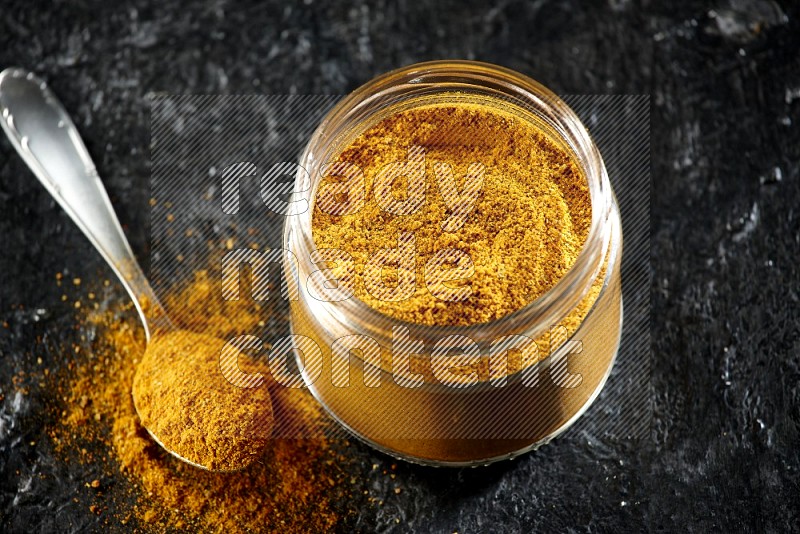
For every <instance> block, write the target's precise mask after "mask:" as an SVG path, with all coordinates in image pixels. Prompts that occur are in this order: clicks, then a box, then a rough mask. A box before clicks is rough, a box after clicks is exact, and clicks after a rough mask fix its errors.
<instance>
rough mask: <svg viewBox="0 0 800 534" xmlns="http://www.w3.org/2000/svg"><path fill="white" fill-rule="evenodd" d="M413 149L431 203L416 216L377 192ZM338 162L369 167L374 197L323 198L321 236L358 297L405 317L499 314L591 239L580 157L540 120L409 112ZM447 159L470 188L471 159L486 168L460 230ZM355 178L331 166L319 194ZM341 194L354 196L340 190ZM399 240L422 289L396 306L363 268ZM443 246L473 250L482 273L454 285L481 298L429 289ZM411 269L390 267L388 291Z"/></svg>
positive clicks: (316, 216)
mask: <svg viewBox="0 0 800 534" xmlns="http://www.w3.org/2000/svg"><path fill="white" fill-rule="evenodd" d="M414 147H417V148H416V149H415V148H414ZM410 149H415V150H419V149H422V151H423V153H424V158H425V162H424V165H425V173H424V178H423V180H424V184H425V189H426V192H425V198H424V205H422V206H421V208H420V209H419V210H417V211H416V212H415V213H412V214H408V215H397V214H393V213H389V212H387V211H386V210H385V209H382V207H381V204H380V203H379V202H378V201H377V199H376V194H374V186H375V177H376V176H377V175H378V173H380V172H381V169H384V168H385V166H386V165H388V164H391V163H392V162H398V161H403V160H407V159H409V158H410V156H409V150H410ZM336 161H338V162H347V163H352V164H354V165H357V166H358V167H359V168H361V169H362V170H363V173H364V184H365V191H366V198H365V203H364V206H363V208H361V209H360V210H358V211H357V212H355V213H348V214H344V215H341V214H335V213H333V214H332V213H330V211H332V210H329V209H328V210H327V211H328V212H326V211H323V209H321V207H320V204H319V198H320V197H319V196H318V197H317V200H318V202H317V204H316V205H315V209H314V212H313V220H312V232H313V238H314V242H315V244H316V246H317V248H318V249H331V248H332V249H340V250H344V251H346V252H347V253H349V254H350V255H352V258H353V261H354V267H355V268H354V280H353V290H354V294H355V296H356V297H358V298H359V299H361V300H363V301H364V302H365V303H367V304H368V305H369V306H371V307H372V308H374V309H376V310H378V311H380V312H383V313H384V314H386V315H388V316H391V317H394V318H397V319H402V320H405V321H409V322H413V323H419V324H428V325H470V324H475V323H482V322H487V321H491V320H494V319H498V318H501V317H503V316H505V315H507V314H509V313H512V312H514V311H516V310H518V309H520V308H522V307H524V306H525V305H526V304H528V303H530V302H532V301H533V300H535V299H536V298H537V297H539V296H540V295H542V294H543V293H545V292H547V291H548V290H549V289H550V288H552V287H553V286H554V285H555V284H556V283H557V282H558V280H559V279H560V278H562V277H563V276H564V274H565V273H566V272H567V271H568V270H569V268H570V267H572V265H573V264H574V263H575V260H576V258H577V256H578V254H579V252H580V250H581V248H582V246H583V243H584V242H585V240H586V237H587V235H588V231H589V226H590V222H591V203H590V198H589V191H588V187H587V185H586V180H585V178H584V176H583V174H582V172H581V170H580V168H579V166H578V165H577V163H576V162H575V161H574V158H573V156H572V155H571V154H570V152H568V151H567V150H566V149H564V148H563V147H562V146H560V145H559V144H558V143H556V142H555V141H553V140H552V139H551V138H550V137H548V136H547V135H545V134H544V133H543V132H542V131H541V129H540V128H538V127H537V126H536V125H534V124H533V123H532V122H530V121H528V120H526V119H523V118H520V117H519V116H517V115H515V114H512V113H511V112H509V111H505V110H500V109H497V108H494V107H489V106H485V105H478V104H472V103H469V104H468V103H463V104H462V103H459V104H450V103H441V104H433V105H425V106H421V107H416V108H412V109H408V110H405V111H401V112H398V113H395V114H393V115H391V116H389V117H387V118H384V119H383V120H381V121H379V122H378V123H377V124H375V125H373V126H371V127H369V128H368V129H367V130H366V131H365V132H363V133H362V134H361V135H359V136H358V137H357V138H356V139H355V140H353V141H352V142H351V143H350V144H349V145H348V146H346V148H344V150H342V152H341V153H340V154H339V156H338V158H337V160H336ZM437 162H441V163H445V164H447V165H449V166H450V167H449V168H450V169H451V170H452V173H453V176H454V178H455V183H456V184H457V188H463V187H464V185H465V182H466V175H467V173H468V171H469V170H470V165H471V164H474V163H478V164H481V165H482V168H483V183H482V186H481V188H480V190H479V193H478V195H477V198H476V201H475V203H474V206H473V209H472V211H471V213H469V214H468V216H467V218H466V220H465V221H464V224H463V226H461V227H460V228H457V229H455V230H453V231H444V230H443V227H442V224H443V223H445V222H446V221H447V219H448V217H450V216H451V215H452V210H451V209H450V208H449V207H448V204H447V203H446V201H445V198H444V197H443V195H442V194H441V192H440V183H441V182H440V178H439V176H440V175H438V174H437V171H436V168H435V164H436V163H437ZM345 179H346V178H343V177H342V176H336V175H334V174H333V173H331V174H330V175H329V176H326V177H325V178H324V179H323V181H322V183H321V184H320V188H319V189H318V192H322V191H324V189H325V188H326V187H330V186H334V187H335V186H336V184H337V183H339V184H340V183H341V182H343V181H344V180H345ZM411 179H413V177H412V178H409V177H408V176H397V178H396V179H395V180H394V182H393V183H392V184H391V187H392V194H393V195H394V197H395V198H397V199H398V200H400V201H402V200H404V199H407V198H408V197H409V195H410V193H409V192H408V190H409V187H413V186H410V185H409V180H411ZM404 195H405V196H404ZM337 200H339V201H345V200H346V198H344V197H343V196H342V195H339V196H338V197H337ZM323 208H325V207H324V206H323ZM325 209H327V208H325ZM401 235H413V236H414V246H415V253H416V263H415V269H416V271H415V288H414V290H413V294H411V295H410V297H409V298H406V299H404V300H399V301H387V300H385V299H384V298H382V297H381V295H375V294H373V293H375V292H374V291H372V292H371V291H370V288H369V286H368V285H366V284H365V265H367V263H368V261H369V259H370V257H371V256H372V255H374V254H375V253H376V252H377V251H379V250H380V249H386V248H393V247H398V239H399V236H401ZM445 249H455V250H458V251H461V252H463V253H466V255H467V256H468V257H469V259H471V262H472V264H473V266H474V274H472V276H470V277H468V278H464V279H462V280H457V281H453V282H450V283H449V284H446V286H447V287H450V288H456V289H457V288H459V287H464V286H469V287H470V288H471V294H470V295H469V297H468V298H466V299H464V300H460V301H452V300H443V299H441V298H440V297H437V296H435V295H434V294H432V292H431V290H430V288H429V287H428V286H427V285H426V269H425V266H426V264H427V262H428V261H429V260H430V259H431V257H432V256H434V255H435V254H436V253H437V251H441V250H445ZM331 263H333V262H331ZM331 263H329V266H330V267H331V268H332V271H333V273H334V274H336V275H338V276H341V275H342V274H343V272H342V270H341V265H336V264H333V265H332V264H331ZM455 265H461V266H463V265H464V264H463V262H461V263H458V264H454V265H453V266H455ZM428 272H430V271H428ZM406 275H408V273H404V272H402V269H397V268H392V267H391V266H388V267H387V268H384V269H383V272H382V276H383V281H384V283H385V284H386V285H387V286H390V287H391V286H392V285H396V284H397V283H398V280H399V279H400V278H401V277H402V276H406Z"/></svg>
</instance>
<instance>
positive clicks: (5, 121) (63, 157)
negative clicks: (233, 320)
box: [0, 67, 207, 469]
mask: <svg viewBox="0 0 800 534" xmlns="http://www.w3.org/2000/svg"><path fill="white" fill-rule="evenodd" d="M0 113H2V120H0V124H1V125H2V127H3V130H4V131H5V132H6V135H7V136H8V138H9V139H10V140H11V144H12V145H14V148H16V149H17V152H19V154H20V156H22V159H23V160H25V163H27V164H28V167H30V169H31V170H32V171H33V173H34V175H36V178H38V179H39V181H40V182H41V183H42V184H43V185H44V186H45V188H46V189H47V190H48V191H49V192H50V195H52V196H53V198H55V199H56V201H58V203H59V204H60V205H61V207H62V208H63V209H64V211H66V212H67V215H69V216H70V218H71V219H72V220H73V221H75V224H77V225H78V227H79V228H80V229H81V230H82V231H83V233H84V234H85V235H86V237H88V238H89V241H91V242H92V244H93V245H94V247H95V248H96V249H97V250H98V251H99V252H100V254H102V255H103V258H105V260H106V262H107V263H108V264H109V265H110V266H111V268H112V269H113V270H114V272H115V273H116V275H117V277H118V278H119V280H120V281H121V282H122V285H123V286H124V287H125V289H126V290H127V291H128V294H129V295H130V297H131V298H132V299H133V303H134V305H135V306H136V310H137V311H138V312H139V318H140V319H141V321H142V326H144V331H145V336H146V338H147V341H148V342H149V341H150V338H151V337H152V336H153V335H154V334H155V333H156V332H162V333H166V332H168V331H170V330H175V326H173V324H172V323H171V322H170V320H169V318H168V317H167V314H166V312H165V311H164V308H163V307H162V306H161V303H160V302H159V301H158V298H157V297H156V295H155V293H154V292H153V288H152V287H150V283H149V282H148V281H147V278H146V277H145V275H144V273H143V272H142V269H141V267H139V264H138V263H137V262H136V258H135V257H134V255H133V251H132V250H131V246H130V245H129V244H128V241H127V239H125V234H124V233H123V232H122V227H121V226H120V224H119V220H118V219H117V216H116V215H115V214H114V209H113V207H112V206H111V202H110V201H109V199H108V194H107V193H106V190H105V188H104V187H103V184H102V182H101V181H100V177H99V176H98V175H97V170H96V168H95V166H94V163H93V162H92V159H91V157H90V156H89V152H88V151H87V150H86V146H85V145H84V144H83V140H82V139H81V137H80V134H79V133H78V130H77V129H76V128H75V125H74V124H73V123H72V120H70V118H69V115H67V112H66V111H65V110H64V108H63V107H62V106H61V103H60V102H59V101H58V99H57V98H56V96H55V94H53V92H52V91H51V90H50V89H49V88H48V87H47V83H45V82H44V81H43V80H41V79H40V78H38V77H37V76H36V75H34V74H33V73H32V72H28V71H26V70H23V69H20V68H15V67H12V68H8V69H6V70H4V71H3V72H2V73H0ZM137 412H138V409H137ZM147 431H148V433H149V434H150V436H151V437H152V438H153V440H154V441H155V442H156V443H158V444H159V445H160V446H161V447H162V448H164V449H165V450H166V451H167V452H169V453H170V454H172V455H173V456H175V457H177V458H180V459H181V460H183V461H184V462H187V463H189V464H191V465H194V466H196V467H199V468H201V469H207V468H206V467H204V466H202V465H199V464H196V463H194V462H191V461H189V460H187V459H186V458H183V457H181V456H180V455H178V454H176V453H175V452H174V451H172V450H170V449H168V448H167V447H165V446H164V444H163V443H162V442H161V441H160V440H159V439H158V436H156V435H155V434H153V432H152V431H150V429H147Z"/></svg>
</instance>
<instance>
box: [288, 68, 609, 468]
mask: <svg viewBox="0 0 800 534" xmlns="http://www.w3.org/2000/svg"><path fill="white" fill-rule="evenodd" d="M450 99H455V100H459V99H462V101H463V99H468V100H469V101H470V102H474V101H480V100H481V99H492V101H494V102H496V101H498V99H500V100H502V101H503V102H508V103H509V105H511V106H514V107H515V109H516V108H519V109H520V110H522V111H521V113H525V114H529V115H527V116H528V117H529V118H530V120H532V121H536V123H537V124H538V125H540V126H541V128H542V129H543V130H547V131H548V135H550V136H551V137H554V138H556V139H558V141H559V142H561V143H562V144H563V145H564V146H565V147H566V148H567V149H569V150H571V151H572V152H573V154H574V155H575V158H576V161H578V162H579V164H580V165H581V167H582V170H583V171H584V172H585V174H586V176H587V181H588V182H589V190H590V195H591V201H592V226H591V230H590V233H589V237H588V238H587V241H586V244H585V245H584V250H583V251H582V252H581V254H580V256H579V258H578V260H577V261H576V264H575V265H574V266H573V267H572V268H571V269H570V271H569V272H568V273H567V274H566V275H565V276H564V278H563V279H562V280H560V281H559V282H558V283H557V284H556V286H554V287H553V288H552V289H551V290H550V291H548V293H547V294H545V295H543V296H542V297H540V298H539V299H537V300H536V301H534V302H532V303H531V304H530V305H528V306H526V307H525V308H523V309H522V310H519V311H518V312H515V313H513V314H511V315H509V316H507V317H503V318H501V319H499V320H497V321H492V322H489V323H482V324H477V325H474V326H466V327H433V326H426V325H414V324H408V323H402V322H400V321H392V320H388V318H386V317H385V316H382V315H381V314H379V313H378V312H376V311H375V310H372V309H370V308H369V307H367V306H366V305H365V304H364V303H363V302H360V301H357V300H355V299H351V300H350V301H346V302H324V301H320V300H317V299H315V298H314V297H312V296H311V295H309V294H308V292H306V291H301V292H300V295H299V299H298V300H295V301H293V302H292V303H291V325H292V333H293V334H295V335H298V336H305V337H306V338H308V339H310V340H311V341H313V342H314V343H315V344H316V346H317V347H319V349H320V352H321V355H322V373H321V374H320V375H319V376H315V377H313V379H312V378H311V377H309V376H308V375H306V374H304V378H305V379H306V385H307V387H308V388H309V389H310V391H311V392H312V394H313V395H314V396H315V397H316V398H317V400H318V401H319V402H320V403H322V405H323V406H324V407H325V408H326V409H327V411H328V412H329V413H330V414H331V415H332V416H333V417H334V418H335V419H336V420H337V421H338V422H339V423H341V424H342V425H343V426H344V427H346V428H347V429H348V430H350V431H351V432H352V433H353V434H354V435H356V436H357V437H359V438H361V439H362V440H364V441H365V442H367V443H369V444H370V445H372V446H374V447H376V448H378V449H380V450H383V451H385V452H387V453H389V454H392V455H395V456H397V457H400V458H403V459H406V460H410V461H414V462H418V463H425V464H431V465H476V464H485V463H489V462H492V461H495V460H499V459H503V458H510V457H513V456H515V455H517V454H519V453H521V452H525V451H527V450H530V449H532V448H535V447H537V446H539V445H541V444H542V443H545V442H547V441H549V440H550V439H552V438H553V437H554V436H555V435H557V434H559V433H560V432H562V431H563V430H565V429H566V428H568V427H569V426H570V425H571V424H572V422H574V421H575V420H576V419H577V418H578V417H579V416H580V414H582V413H583V411H585V410H586V408H587V407H588V406H589V405H590V404H591V402H592V401H593V400H594V399H595V398H596V396H597V394H598V393H599V391H600V390H601V389H602V387H603V385H604V384H605V381H606V379H607V377H608V375H609V373H610V370H611V368H612V366H613V362H614V359H615V357H616V353H617V350H618V347H619V340H620V333H621V321H622V298H621V285H620V262H621V252H622V233H621V223H620V219H619V211H618V208H617V204H616V200H615V198H614V195H613V192H612V191H611V188H610V185H609V183H608V177H607V175H606V173H605V167H604V165H603V163H602V159H601V158H600V156H599V153H598V152H597V149H596V147H595V146H594V144H593V143H592V142H591V139H590V138H589V136H588V133H586V130H585V129H584V128H583V126H582V125H581V124H580V121H579V120H578V119H577V117H576V116H575V115H574V113H573V112H572V111H571V110H569V108H568V107H567V106H566V105H565V104H563V102H561V101H560V100H559V99H558V98H557V97H555V95H553V94H552V93H550V92H549V91H547V90H546V89H545V88H543V87H541V86H540V85H538V84H536V83H535V82H533V81H532V80H529V79H527V78H524V77H522V76H520V75H518V74H516V73H513V72H511V71H507V70H505V69H501V68H499V67H494V66H491V65H485V64H479V63H472V62H435V63H427V64H420V65H415V66H411V67H407V68H405V69H401V70H400V71H396V72H393V73H389V74H387V75H385V76H383V77H380V78H377V79H376V80H373V81H372V82H370V83H368V84H367V85H365V86H364V87H362V88H360V89H358V90H357V91H355V92H354V93H353V94H351V95H350V96H348V97H347V98H346V99H345V100H343V101H342V102H341V103H340V104H339V105H338V106H337V107H336V108H334V109H333V110H332V111H331V112H330V113H329V115H328V116H327V117H326V119H325V120H323V122H322V124H321V125H320V127H319V128H318V130H317V132H316V133H315V134H314V136H313V137H312V139H311V141H310V142H309V144H308V147H307V149H306V151H305V153H304V154H303V157H302V159H301V167H302V168H303V169H304V170H305V173H304V176H303V177H300V176H298V187H297V188H296V190H297V191H303V192H304V194H305V195H306V199H307V200H308V201H309V206H310V208H309V209H308V210H307V211H306V212H304V213H300V214H295V215H290V216H288V217H287V220H286V226H285V231H284V249H285V250H286V251H287V253H286V255H285V259H286V265H285V268H286V272H287V273H288V275H291V276H294V277H296V279H297V280H298V281H299V283H300V284H301V285H302V284H304V283H305V281H306V280H308V279H309V276H311V273H313V272H314V271H316V270H318V269H319V266H317V265H315V264H313V263H312V262H311V261H310V259H309V258H310V257H311V254H312V252H313V251H314V250H315V247H314V243H313V238H312V235H311V218H312V216H313V209H314V207H313V206H314V195H315V192H316V187H317V186H318V185H319V181H320V178H321V167H322V165H324V164H325V163H326V162H327V161H329V160H330V158H331V157H333V156H335V155H336V153H337V150H339V149H340V148H341V146H342V145H343V144H344V143H346V142H347V140H348V139H352V138H353V137H354V136H356V135H358V133H359V132H361V131H363V130H364V129H365V128H366V127H367V126H368V125H369V124H373V123H374V122H375V121H376V120H378V119H380V118H381V117H384V116H386V115H387V114H391V113H393V112H396V110H398V109H407V108H408V107H409V106H414V105H418V104H424V103H428V102H431V101H437V102H440V101H448V100H450ZM308 178H310V183H303V184H301V183H300V182H301V181H302V180H308ZM570 317H571V318H573V319H575V318H576V317H577V318H578V320H577V326H573V327H571V328H569V329H568V330H566V329H565V335H561V336H558V337H557V336H556V335H555V329H556V328H557V327H559V326H560V325H561V323H562V322H564V321H565V319H566V318H570ZM571 324H576V321H574V320H573V321H572V322H571ZM350 336H361V337H363V338H364V339H369V340H373V341H374V346H375V347H376V348H377V349H376V350H378V351H379V352H380V359H379V360H378V361H377V363H376V361H375V360H374V359H373V360H369V359H367V358H366V357H365V354H366V353H365V352H364V351H362V350H347V351H342V350H337V349H336V347H337V343H341V340H343V339H344V338H349V337H350ZM398 336H400V337H402V339H403V340H405V341H403V342H400V343H398V339H399V337H398ZM403 336H404V337H403ZM453 336H460V338H461V339H468V340H470V341H472V342H474V343H475V345H476V346H477V347H478V348H479V350H480V354H481V356H480V357H481V358H485V359H486V360H487V362H488V364H489V365H493V363H492V362H494V360H493V359H492V358H493V357H494V356H501V355H502V354H503V352H502V350H498V347H500V348H502V347H506V348H508V347H509V345H508V343H506V344H505V345H503V343H505V341H504V340H507V339H510V336H518V339H521V338H525V339H530V340H537V341H541V340H542V339H543V338H544V337H548V336H549V343H548V346H549V347H550V351H549V353H548V354H546V355H543V357H541V358H537V361H536V362H535V363H533V364H531V365H529V366H525V367H523V368H522V369H519V370H518V371H516V372H513V373H502V372H501V373H497V374H495V375H492V377H491V379H484V380H480V379H478V380H472V381H469V382H468V383H461V384H452V383H450V384H448V383H442V382H441V381H440V380H437V378H436V376H438V375H436V376H435V373H431V372H430V371H427V372H426V371H425V370H424V369H419V368H417V369H416V370H414V369H411V367H408V366H404V367H403V366H401V367H402V369H399V368H398V365H397V362H398V361H399V360H400V359H399V358H398V350H404V349H403V347H407V346H408V343H409V342H410V343H411V344H412V345H413V346H415V347H417V349H416V350H415V351H414V352H415V354H416V356H415V358H416V361H421V362H423V364H424V362H425V361H428V362H430V361H431V352H432V350H433V348H434V347H435V346H437V343H439V342H440V341H441V340H443V339H445V338H448V339H449V338H451V337H453ZM419 347H421V349H420V348H419ZM508 354H509V352H508V351H506V352H505V355H506V356H507V355H508ZM498 361H499V360H498ZM298 364H299V365H300V366H301V368H302V367H304V361H303V355H302V354H300V353H298Z"/></svg>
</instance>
